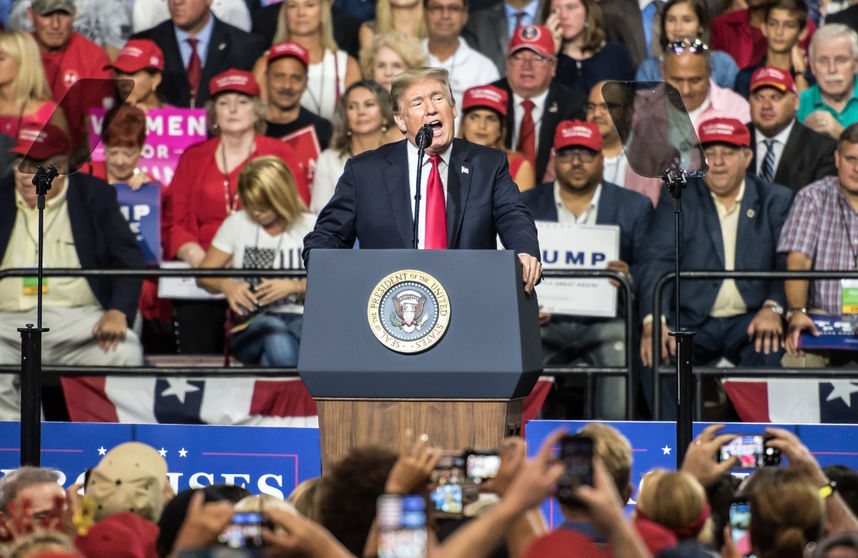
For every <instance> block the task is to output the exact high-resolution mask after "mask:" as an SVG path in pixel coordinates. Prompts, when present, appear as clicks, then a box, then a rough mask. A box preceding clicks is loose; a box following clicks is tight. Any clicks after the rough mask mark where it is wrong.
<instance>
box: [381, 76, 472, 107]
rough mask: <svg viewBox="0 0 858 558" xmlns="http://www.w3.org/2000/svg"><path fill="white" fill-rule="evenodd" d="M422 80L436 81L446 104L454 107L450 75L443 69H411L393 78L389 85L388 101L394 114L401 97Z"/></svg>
mask: <svg viewBox="0 0 858 558" xmlns="http://www.w3.org/2000/svg"><path fill="white" fill-rule="evenodd" d="M424 80H427V81H428V80H431V81H437V82H438V83H440V84H441V85H442V86H443V88H442V89H443V90H444V94H445V96H446V97H447V102H449V103H450V104H451V105H452V106H454V107H455V106H456V100H455V99H454V98H453V91H452V89H450V73H449V72H448V71H447V70H445V69H443V68H412V69H410V70H406V71H404V72H402V73H401V74H399V75H398V76H396V77H395V78H393V82H392V83H391V85H390V101H391V103H392V105H393V112H394V114H398V113H399V101H400V100H401V99H402V96H403V95H404V94H405V92H406V91H408V88H410V87H411V86H412V85H414V84H415V83H418V82H420V81H424Z"/></svg>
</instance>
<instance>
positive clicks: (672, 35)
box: [635, 0, 739, 89]
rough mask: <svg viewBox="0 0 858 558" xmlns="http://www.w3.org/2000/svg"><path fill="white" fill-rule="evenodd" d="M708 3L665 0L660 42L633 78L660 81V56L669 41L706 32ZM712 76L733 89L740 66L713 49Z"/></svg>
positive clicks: (707, 30) (707, 26)
mask: <svg viewBox="0 0 858 558" xmlns="http://www.w3.org/2000/svg"><path fill="white" fill-rule="evenodd" d="M708 10H709V8H708V6H707V5H706V3H705V2H704V1H703V0H668V2H667V4H665V5H664V8H662V10H661V14H660V15H659V16H658V21H659V29H660V33H659V34H658V37H659V46H660V48H659V49H658V50H657V52H658V55H655V56H650V57H649V58H647V59H646V60H644V61H643V62H641V65H640V66H638V70H637V73H635V80H636V81H662V79H663V78H662V75H661V61H660V59H659V57H660V56H661V55H662V54H663V53H664V52H665V50H666V49H667V47H668V45H669V44H670V43H671V42H673V41H677V40H679V39H681V38H682V37H697V38H699V39H700V40H702V41H703V42H706V41H707V37H708V35H709V15H708ZM710 55H711V62H712V79H713V81H715V84H716V85H718V86H719V87H723V88H724V89H733V85H734V84H735V83H736V74H737V73H738V72H739V67H738V66H736V62H735V61H734V60H733V58H732V57H731V56H730V55H729V54H727V53H726V52H722V51H720V50H713V51H712V52H711V53H710Z"/></svg>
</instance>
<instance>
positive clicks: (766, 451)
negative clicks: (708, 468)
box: [718, 434, 781, 469]
mask: <svg viewBox="0 0 858 558" xmlns="http://www.w3.org/2000/svg"><path fill="white" fill-rule="evenodd" d="M770 439H771V437H770V436H766V435H765V434H739V435H738V436H736V437H735V438H734V439H733V440H732V441H730V442H727V443H726V444H724V445H723V446H721V448H720V449H719V450H718V461H727V460H728V459H730V458H731V457H733V456H734V455H735V456H736V457H738V458H739V462H738V464H737V465H736V467H737V468H741V469H755V468H757V467H778V466H780V464H781V450H779V449H777V448H772V447H768V446H766V442H767V441H768V440H770Z"/></svg>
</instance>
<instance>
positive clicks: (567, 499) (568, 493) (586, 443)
mask: <svg viewBox="0 0 858 558" xmlns="http://www.w3.org/2000/svg"><path fill="white" fill-rule="evenodd" d="M560 461H562V462H563V465H564V467H565V468H564V470H563V474H562V475H561V476H560V479H559V480H558V481H557V491H556V493H555V496H556V497H557V501H558V502H560V503H561V504H567V505H580V502H579V501H578V499H577V498H575V489H576V488H578V486H580V485H582V484H587V485H590V486H593V439H592V438H590V437H589V436H585V435H583V434H574V435H571V436H564V437H563V438H561V439H560Z"/></svg>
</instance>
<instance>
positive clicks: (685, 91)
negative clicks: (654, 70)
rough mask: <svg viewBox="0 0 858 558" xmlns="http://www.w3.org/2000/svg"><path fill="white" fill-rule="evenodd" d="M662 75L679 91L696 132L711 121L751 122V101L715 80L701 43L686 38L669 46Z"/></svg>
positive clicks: (709, 59)
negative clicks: (702, 124) (704, 122)
mask: <svg viewBox="0 0 858 558" xmlns="http://www.w3.org/2000/svg"><path fill="white" fill-rule="evenodd" d="M661 74H662V75H663V76H664V81H666V82H667V83H669V84H670V85H672V86H674V87H675V88H676V89H677V90H678V91H679V94H680V95H681V96H682V102H683V104H684V105H685V110H687V111H688V116H689V117H690V118H691V123H692V124H693V125H694V128H695V129H697V128H698V127H700V124H701V123H702V122H703V121H704V120H709V119H711V118H735V119H737V120H741V121H742V122H747V121H748V120H750V113H749V111H748V101H746V100H745V99H744V98H743V97H742V96H741V95H739V94H738V93H735V92H734V91H731V90H729V89H725V88H723V87H719V86H717V85H716V84H715V82H714V81H713V80H712V57H711V55H710V52H709V47H708V46H706V43H704V42H703V41H701V40H700V39H694V38H690V37H687V38H684V39H680V40H678V41H673V42H672V43H670V44H669V45H667V50H665V52H664V59H663V60H662V63H661Z"/></svg>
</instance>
